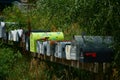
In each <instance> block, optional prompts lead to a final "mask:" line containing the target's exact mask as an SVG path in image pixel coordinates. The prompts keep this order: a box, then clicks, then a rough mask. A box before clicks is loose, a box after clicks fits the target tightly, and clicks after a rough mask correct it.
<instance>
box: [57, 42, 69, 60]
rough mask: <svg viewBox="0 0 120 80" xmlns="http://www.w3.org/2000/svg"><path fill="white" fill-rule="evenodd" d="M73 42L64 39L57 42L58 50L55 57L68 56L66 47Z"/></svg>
mask: <svg viewBox="0 0 120 80" xmlns="http://www.w3.org/2000/svg"><path fill="white" fill-rule="evenodd" d="M70 44H71V42H70V41H62V42H57V45H56V50H55V51H56V52H55V57H58V58H66V51H65V47H66V45H70Z"/></svg>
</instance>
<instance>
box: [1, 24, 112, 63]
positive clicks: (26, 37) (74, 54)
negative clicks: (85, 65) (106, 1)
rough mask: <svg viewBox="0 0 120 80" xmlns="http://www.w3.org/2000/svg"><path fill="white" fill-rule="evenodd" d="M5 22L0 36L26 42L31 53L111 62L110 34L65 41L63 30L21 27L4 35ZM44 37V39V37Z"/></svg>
mask: <svg viewBox="0 0 120 80" xmlns="http://www.w3.org/2000/svg"><path fill="white" fill-rule="evenodd" d="M4 26H5V24H4V23H3V22H2V23H1V25H0V38H4V37H7V38H5V39H8V40H12V41H14V42H18V41H20V40H19V39H18V37H20V38H21V41H22V42H23V43H25V44H26V50H27V51H31V52H33V53H38V54H45V55H48V56H50V55H52V56H55V57H58V58H65V59H68V60H79V61H81V62H111V61H112V59H113V55H114V53H113V49H112V47H111V45H112V43H113V39H112V37H111V36H81V35H75V36H74V37H73V39H72V40H70V41H65V40H64V34H63V32H50V31H44V30H31V31H30V32H29V31H24V30H22V29H18V30H13V31H10V32H8V35H7V36H5V34H6V31H5V27H4ZM45 38H46V39H45Z"/></svg>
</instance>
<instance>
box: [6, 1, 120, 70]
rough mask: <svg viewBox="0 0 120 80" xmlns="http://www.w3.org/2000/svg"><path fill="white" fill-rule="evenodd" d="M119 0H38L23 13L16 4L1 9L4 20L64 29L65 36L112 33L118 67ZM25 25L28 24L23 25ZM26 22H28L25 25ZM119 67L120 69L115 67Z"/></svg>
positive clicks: (116, 65)
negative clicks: (82, 33) (83, 33)
mask: <svg viewBox="0 0 120 80" xmlns="http://www.w3.org/2000/svg"><path fill="white" fill-rule="evenodd" d="M119 5H120V0H100V1H98V0H89V1H88V0H37V2H36V6H35V7H34V8H31V9H30V10H29V12H28V11H26V12H25V13H22V12H21V11H20V10H19V9H18V8H16V7H10V8H7V9H5V10H4V14H5V18H6V20H7V21H18V22H19V23H26V24H27V23H28V21H30V25H31V27H32V29H47V30H51V31H63V32H64V33H65V39H71V38H72V37H71V36H72V35H74V34H81V32H85V33H86V35H102V36H113V38H114V44H113V45H112V46H113V48H114V50H115V56H114V61H113V64H111V65H112V66H113V67H117V68H118V67H120V65H119V64H120V59H119V57H120V36H119V32H120V6H119ZM23 26H24V28H25V29H27V25H23ZM28 26H29V25H28ZM118 71H120V70H118Z"/></svg>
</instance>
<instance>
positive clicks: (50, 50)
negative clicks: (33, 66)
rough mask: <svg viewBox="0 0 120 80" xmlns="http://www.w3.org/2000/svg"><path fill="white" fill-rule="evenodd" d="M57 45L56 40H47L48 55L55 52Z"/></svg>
mask: <svg viewBox="0 0 120 80" xmlns="http://www.w3.org/2000/svg"><path fill="white" fill-rule="evenodd" d="M55 46H56V41H51V40H50V41H47V46H46V47H47V51H46V54H47V56H53V55H54V53H55Z"/></svg>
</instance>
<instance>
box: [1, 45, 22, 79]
mask: <svg viewBox="0 0 120 80" xmlns="http://www.w3.org/2000/svg"><path fill="white" fill-rule="evenodd" d="M1 46H2V47H5V46H3V45H1ZM1 46H0V47H1ZM21 57H22V56H21V54H20V53H19V52H17V53H14V52H13V50H12V49H11V48H6V47H5V48H2V49H1V48H0V78H1V79H5V78H6V77H7V76H8V75H9V74H10V72H12V69H13V67H14V64H15V63H16V61H17V60H18V59H20V58H21Z"/></svg>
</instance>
